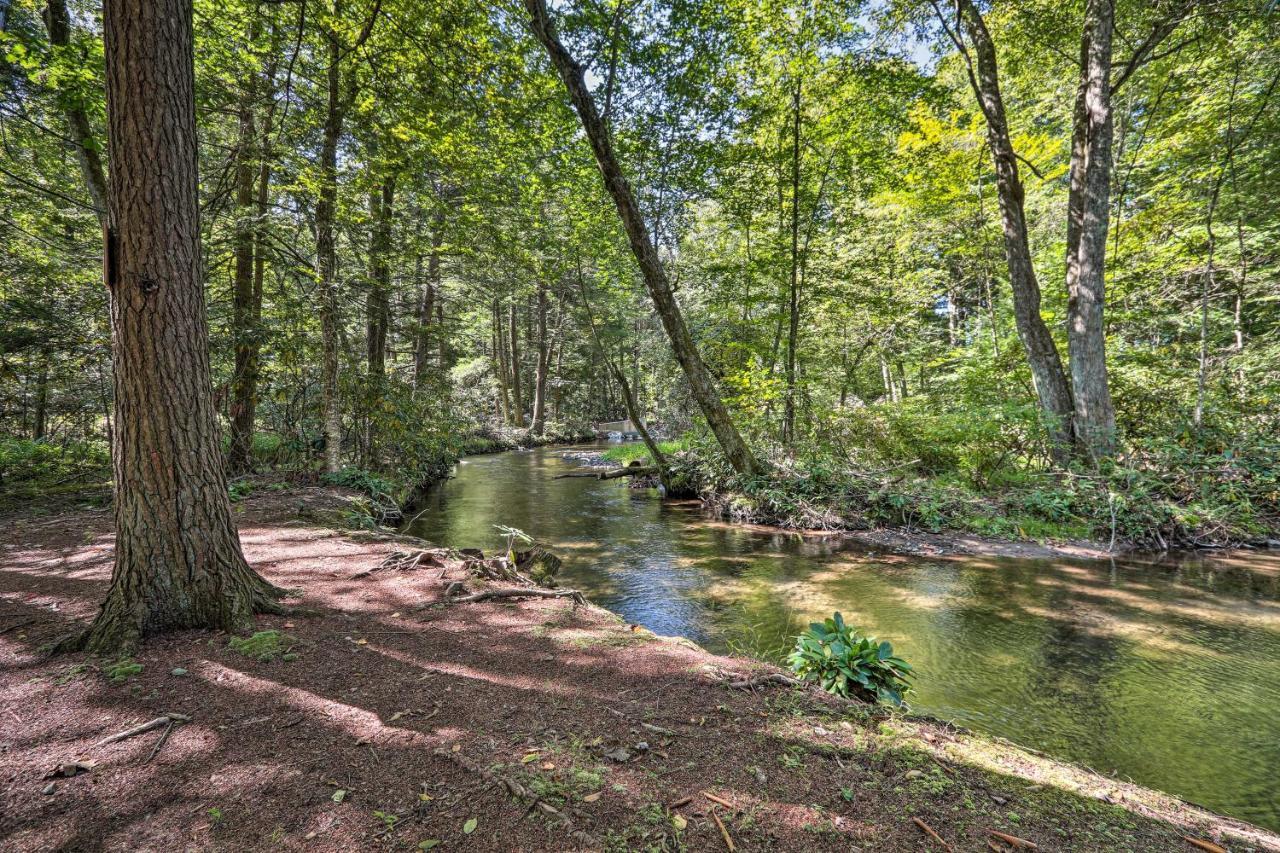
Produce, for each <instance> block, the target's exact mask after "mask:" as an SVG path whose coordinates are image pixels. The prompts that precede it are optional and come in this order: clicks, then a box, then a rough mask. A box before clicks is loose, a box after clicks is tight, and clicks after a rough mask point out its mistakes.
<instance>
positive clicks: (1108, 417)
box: [1067, 0, 1116, 460]
mask: <svg viewBox="0 0 1280 853" xmlns="http://www.w3.org/2000/svg"><path fill="white" fill-rule="evenodd" d="M1114 28H1115V6H1114V3H1113V0H1088V2H1087V3H1086V6H1085V31H1084V37H1083V39H1082V48H1081V60H1082V61H1083V62H1084V67H1083V74H1084V79H1083V80H1082V83H1081V91H1080V94H1079V95H1078V96H1077V109H1076V111H1075V112H1076V115H1075V120H1076V127H1075V128H1074V131H1073V134H1072V162H1071V200H1070V201H1069V203H1068V218H1067V222H1068V226H1067V227H1068V235H1067V244H1068V249H1069V250H1070V247H1071V245H1072V242H1073V238H1074V240H1075V242H1076V243H1077V244H1078V248H1077V254H1076V257H1075V263H1074V264H1072V262H1071V260H1070V259H1069V260H1068V262H1067V295H1068V302H1067V344H1068V351H1069V353H1070V356H1071V359H1070V360H1071V386H1072V399H1073V400H1074V404H1075V420H1074V425H1075V435H1076V440H1077V441H1078V442H1079V443H1080V445H1081V447H1082V448H1083V449H1084V451H1085V452H1086V453H1087V454H1088V455H1089V456H1090V458H1092V459H1095V460H1097V459H1101V458H1105V457H1108V456H1111V455H1112V454H1113V453H1114V452H1115V438H1116V436H1115V431H1116V417H1115V410H1114V408H1113V406H1112V403H1111V390H1110V387H1109V385H1108V379H1107V354H1106V333H1105V329H1104V327H1103V316H1102V313H1103V306H1104V304H1105V300H1106V252H1107V229H1108V224H1107V223H1108V218H1109V214H1110V210H1111V170H1112V162H1111V142H1112V134H1113V128H1112V112H1111V42H1112V33H1113V30H1114ZM1081 124H1083V125H1084V126H1083V128H1082V127H1080V125H1081ZM1081 159H1083V161H1084V162H1083V164H1081V163H1080V160H1081Z"/></svg>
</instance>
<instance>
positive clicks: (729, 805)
mask: <svg viewBox="0 0 1280 853" xmlns="http://www.w3.org/2000/svg"><path fill="white" fill-rule="evenodd" d="M702 796H704V797H706V798H707V799H708V800H710V801H711V802H713V803H719V804H720V805H722V806H724V807H725V808H726V809H729V810H730V811H736V810H737V808H738V807H737V806H735V805H734V804H733V803H731V802H729V801H728V800H726V799H723V798H722V797H717V796H716V795H715V794H711V793H708V792H706V791H703V792H702Z"/></svg>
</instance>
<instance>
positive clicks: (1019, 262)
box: [957, 0, 1073, 465]
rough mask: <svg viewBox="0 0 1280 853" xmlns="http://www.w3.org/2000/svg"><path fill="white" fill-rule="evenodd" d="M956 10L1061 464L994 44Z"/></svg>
mask: <svg viewBox="0 0 1280 853" xmlns="http://www.w3.org/2000/svg"><path fill="white" fill-rule="evenodd" d="M957 6H958V7H959V9H960V12H961V25H962V27H963V30H964V33H965V35H967V36H968V38H969V41H970V42H971V43H972V45H973V53H974V55H975V58H976V63H975V67H972V68H970V71H969V82H970V84H971V86H972V87H973V91H974V94H975V95H976V96H977V98H978V103H979V105H980V106H981V108H982V113H983V116H984V117H985V118H986V122H987V144H988V147H989V148H990V149H991V159H992V161H993V163H994V164H995V171H996V189H997V197H998V199H999V202H1000V217H1001V221H1002V223H1003V226H1004V248H1005V258H1006V260H1007V261H1008V265H1009V285H1010V290H1012V292H1013V316H1014V321H1015V325H1016V327H1017V329H1018V337H1019V338H1020V339H1021V341H1022V346H1023V349H1024V350H1025V352H1026V355H1027V363H1028V365H1029V366H1030V368H1031V377H1032V380H1033V382H1034V383H1035V389H1036V395H1037V397H1038V398H1039V401H1040V410H1041V413H1042V417H1043V418H1044V421H1045V426H1046V429H1047V430H1048V433H1049V447H1050V452H1051V454H1052V456H1053V458H1054V461H1055V462H1057V463H1058V464H1060V465H1061V464H1066V463H1067V462H1068V461H1070V458H1071V446H1072V416H1073V404H1072V400H1071V389H1070V387H1069V386H1068V384H1067V375H1066V372H1065V371H1064V370H1063V367H1062V358H1061V356H1060V355H1059V354H1058V347H1057V345H1056V344H1055V343H1054V340H1053V335H1052V334H1050V332H1049V327H1048V326H1046V325H1045V322H1044V318H1042V317H1041V316H1040V284H1039V282H1038V281H1036V273H1035V268H1034V266H1033V265H1032V263H1031V243H1030V238H1029V236H1028V234H1027V219H1026V212H1025V210H1024V207H1023V200H1024V197H1025V192H1024V190H1023V186H1022V180H1021V178H1020V177H1019V175H1018V161H1017V156H1016V155H1015V153H1014V150H1013V142H1012V140H1011V139H1010V136H1009V123H1008V119H1007V118H1006V116H1005V109H1004V100H1003V97H1002V96H1001V94H1000V78H999V72H998V70H997V67H996V52H995V45H994V43H993V42H992V41H991V34H990V33H989V32H988V30H987V26H986V23H985V22H984V21H983V20H982V15H981V14H979V12H978V10H977V9H976V8H975V7H974V5H973V3H972V0H957Z"/></svg>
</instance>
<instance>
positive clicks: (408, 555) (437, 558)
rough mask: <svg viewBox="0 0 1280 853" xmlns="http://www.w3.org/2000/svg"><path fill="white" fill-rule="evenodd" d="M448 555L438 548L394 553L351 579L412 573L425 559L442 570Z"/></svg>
mask: <svg viewBox="0 0 1280 853" xmlns="http://www.w3.org/2000/svg"><path fill="white" fill-rule="evenodd" d="M447 554H448V552H447V551H442V550H440V549H436V548H432V549H427V548H420V549H418V550H417V551H392V552H391V553H390V554H388V555H387V556H386V557H385V558H383V560H382V562H381V563H378V565H376V566H374V567H373V568H372V569H365V570H364V571H363V572H356V573H355V574H354V575H352V576H351V579H352V580H355V579H357V578H367V577H368V576H369V575H372V574H374V573H375V572H381V571H393V572H411V571H413V570H414V569H416V568H418V566H419V564H420V563H421V562H422V561H423V560H424V559H426V560H428V561H429V562H430V563H431V564H432V565H433V568H440V566H441V565H443V560H444V558H445V556H447Z"/></svg>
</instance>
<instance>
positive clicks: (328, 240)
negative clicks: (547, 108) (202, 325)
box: [316, 26, 343, 474]
mask: <svg viewBox="0 0 1280 853" xmlns="http://www.w3.org/2000/svg"><path fill="white" fill-rule="evenodd" d="M325 42H326V50H327V56H328V68H327V69H326V73H325V82H326V87H327V96H326V101H325V113H324V130H323V135H322V137H321V142H320V193H319V197H318V199H317V200H316V278H317V279H318V284H319V287H320V347H321V356H320V389H321V395H322V398H323V406H324V411H323V420H324V468H325V470H326V471H328V472H329V473H331V474H333V473H336V472H337V471H339V470H340V469H341V468H342V398H341V389H340V387H339V384H338V374H339V369H340V362H339V340H338V325H339V323H340V322H341V320H340V316H339V302H338V252H337V244H336V242H335V240H336V238H335V234H334V227H335V222H334V220H335V218H336V216H337V209H338V140H339V138H340V137H341V136H342V118H343V116H342V74H341V69H340V67H339V65H340V63H341V61H342V44H341V42H340V41H339V37H338V33H337V32H336V31H335V30H334V29H333V27H332V26H329V27H327V28H326V29H325Z"/></svg>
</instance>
